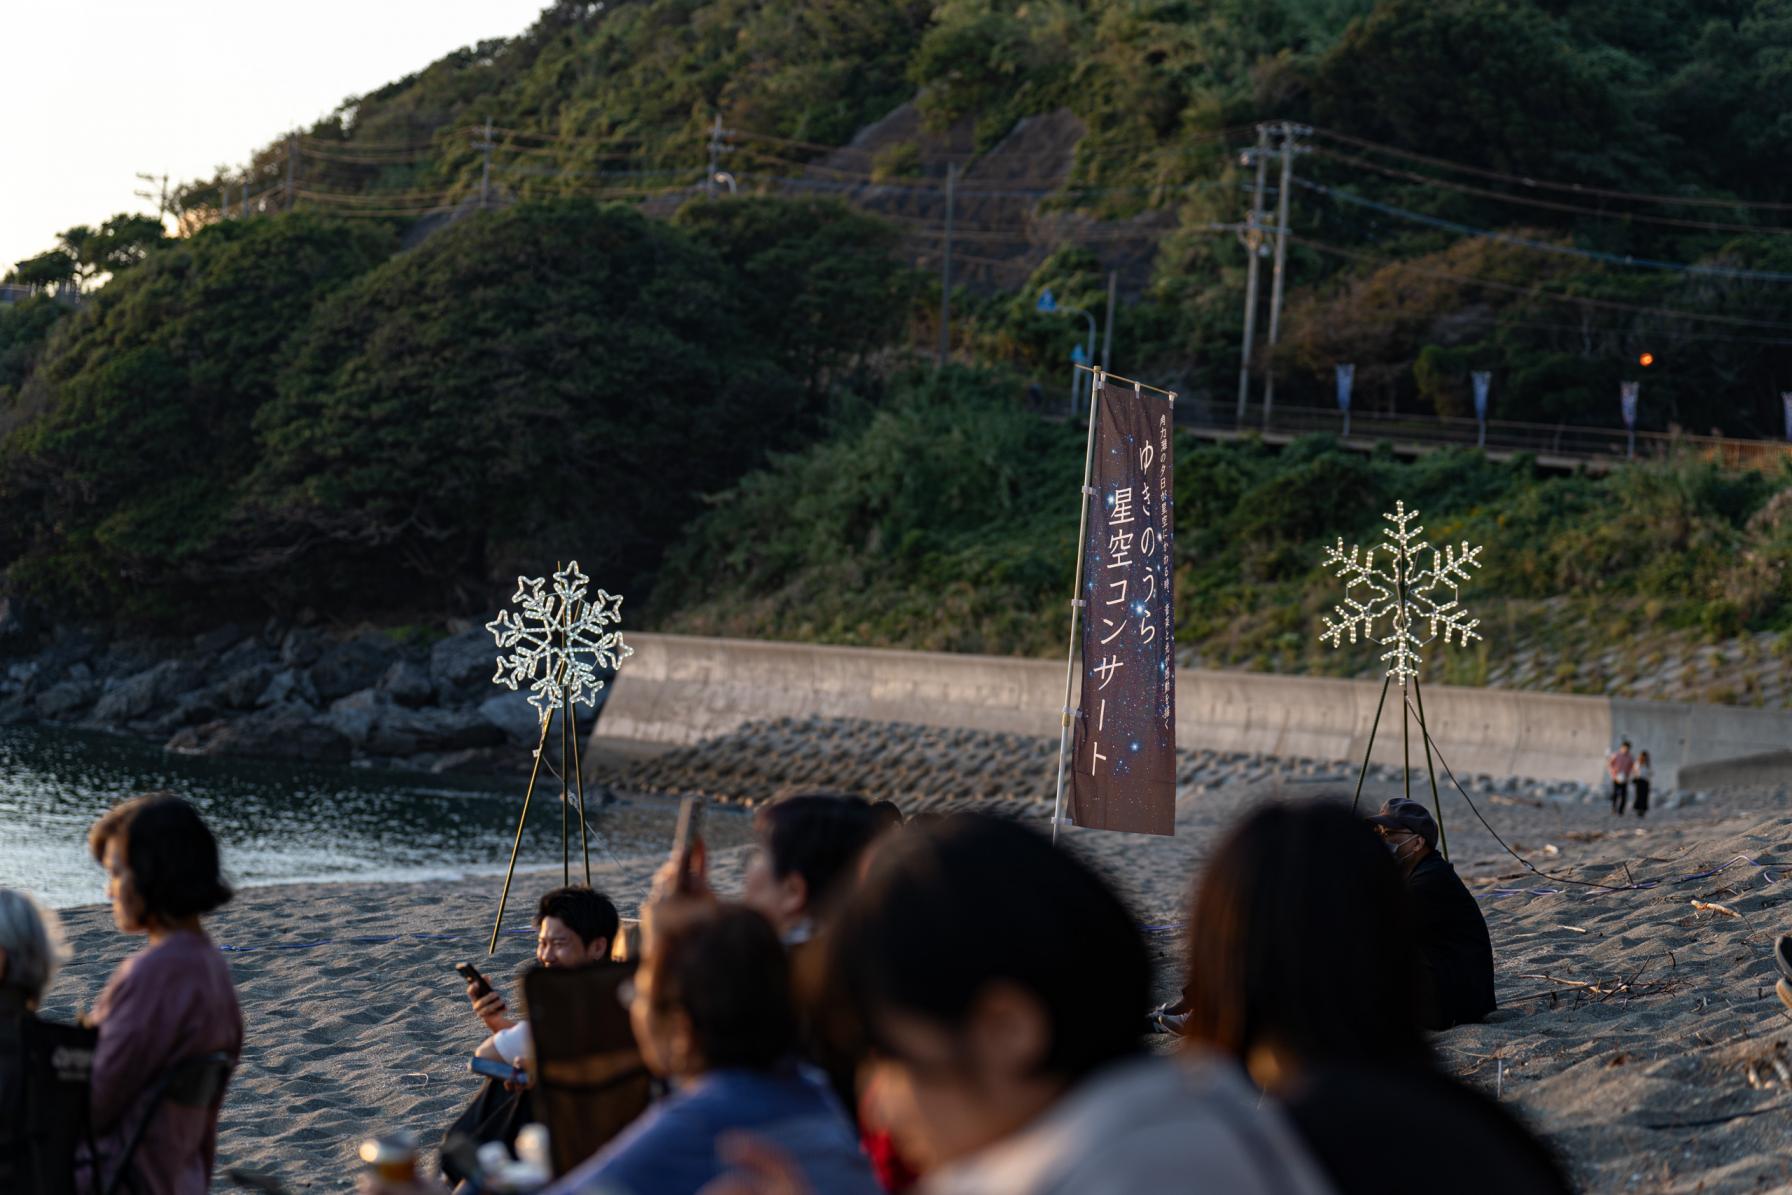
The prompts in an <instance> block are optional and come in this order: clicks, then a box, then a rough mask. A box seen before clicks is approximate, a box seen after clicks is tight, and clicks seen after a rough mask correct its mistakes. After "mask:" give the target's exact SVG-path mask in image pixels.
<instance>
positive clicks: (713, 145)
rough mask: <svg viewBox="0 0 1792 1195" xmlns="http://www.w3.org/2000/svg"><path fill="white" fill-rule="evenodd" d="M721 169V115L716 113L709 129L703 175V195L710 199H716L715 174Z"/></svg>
mask: <svg viewBox="0 0 1792 1195" xmlns="http://www.w3.org/2000/svg"><path fill="white" fill-rule="evenodd" d="M721 168H722V114H721V113H720V112H717V113H716V120H715V123H714V124H712V125H711V126H710V127H709V169H708V170H707V171H706V172H705V173H704V175H703V193H704V194H705V195H707V196H709V197H710V198H711V199H714V198H715V197H716V172H717V171H719V170H720V169H721Z"/></svg>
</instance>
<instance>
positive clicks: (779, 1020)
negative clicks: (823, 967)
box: [647, 904, 796, 1071]
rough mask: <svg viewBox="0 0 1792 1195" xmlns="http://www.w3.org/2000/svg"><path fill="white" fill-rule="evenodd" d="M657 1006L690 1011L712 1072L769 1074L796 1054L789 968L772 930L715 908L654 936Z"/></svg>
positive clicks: (742, 911)
mask: <svg viewBox="0 0 1792 1195" xmlns="http://www.w3.org/2000/svg"><path fill="white" fill-rule="evenodd" d="M647 965H648V966H649V967H651V968H652V969H653V999H654V1003H655V1004H658V1005H661V1006H665V1007H675V1008H680V1009H683V1010H684V1013H685V1015H686V1016H688V1017H689V1018H690V1019H691V1035H692V1036H693V1037H694V1038H695V1039H696V1044H697V1049H698V1050H699V1051H700V1052H701V1053H702V1055H703V1061H704V1063H705V1065H707V1066H708V1067H710V1068H712V1069H720V1068H723V1067H744V1068H746V1069H748V1070H759V1071H763V1070H770V1069H771V1068H772V1067H774V1066H776V1065H777V1064H778V1063H779V1062H781V1061H783V1060H784V1059H785V1058H787V1057H789V1056H790V1054H791V1053H792V1052H793V1051H794V1050H795V1049H796V1014H795V1012H793V1011H792V1008H791V1002H790V960H789V958H788V957H787V956H786V954H785V953H784V946H783V944H782V943H780V942H779V941H778V934H777V931H776V930H774V929H772V927H771V923H770V922H769V921H767V920H766V919H765V918H764V917H761V916H760V915H759V914H758V913H756V912H754V911H753V910H752V909H748V908H745V907H743V906H740V905H726V904H724V905H714V906H711V907H708V908H705V909H702V910H700V911H696V912H692V913H691V914H689V915H688V916H680V917H676V918H673V919H671V920H670V921H669V922H665V923H662V924H661V925H660V926H659V927H658V928H656V930H655V934H654V946H653V954H652V955H651V956H650V957H649V958H648V960H647Z"/></svg>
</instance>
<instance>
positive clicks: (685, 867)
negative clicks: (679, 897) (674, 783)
mask: <svg viewBox="0 0 1792 1195" xmlns="http://www.w3.org/2000/svg"><path fill="white" fill-rule="evenodd" d="M708 805H709V799H708V798H707V797H686V798H685V799H684V800H683V801H680V802H679V805H678V827H677V829H675V830H674V831H673V832H672V857H673V858H674V859H677V860H678V890H679V891H680V892H685V891H688V890H689V884H690V874H691V851H692V850H693V849H694V848H695V847H696V845H697V843H698V842H700V841H701V840H702V838H703V811H704V809H705V808H706V807H707V806H708Z"/></svg>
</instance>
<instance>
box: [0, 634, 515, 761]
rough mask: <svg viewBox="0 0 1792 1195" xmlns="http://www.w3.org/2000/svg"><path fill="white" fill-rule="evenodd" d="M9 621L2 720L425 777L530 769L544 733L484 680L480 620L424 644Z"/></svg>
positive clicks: (178, 747)
mask: <svg viewBox="0 0 1792 1195" xmlns="http://www.w3.org/2000/svg"><path fill="white" fill-rule="evenodd" d="M6 624H7V620H6V619H5V618H4V617H3V616H0V724H5V723H16V722H42V723H49V724H55V725H63V726H71V727H76V728H79V729H84V730H96V731H105V732H108V733H114V734H128V735H135V736H138V737H141V738H148V739H153V740H159V741H161V742H163V743H165V744H166V745H167V747H168V749H169V750H171V751H179V752H186V753H191V754H196V755H251V756H262V757H268V758H276V759H303V760H307V761H310V762H316V763H365V764H396V765H399V766H403V767H408V768H412V769H419V770H426V771H513V770H519V769H526V768H527V766H528V763H529V759H530V751H531V750H532V749H533V748H534V746H535V744H536V741H537V736H538V734H539V726H540V724H539V722H538V721H537V719H536V713H535V710H534V708H533V707H532V706H531V705H530V704H529V703H528V700H527V695H526V694H524V693H520V692H519V693H513V692H510V691H509V690H506V689H501V688H498V687H496V686H494V685H493V684H492V671H493V667H494V661H495V659H496V656H497V651H496V648H495V647H494V646H493V644H492V638H491V635H490V634H489V633H487V632H486V631H485V630H484V629H483V628H481V627H471V628H468V629H465V630H462V631H460V632H459V633H457V634H452V635H449V636H447V637H445V638H439V639H436V640H434V641H433V642H430V641H425V640H423V639H420V638H416V637H403V636H397V635H393V634H390V633H387V632H383V631H361V632H358V633H349V634H329V633H325V632H322V631H319V630H316V629H313V628H308V627H293V626H286V625H283V624H280V623H275V622H271V623H269V624H268V625H266V626H265V627H263V628H261V629H260V630H248V629H245V628H241V627H236V626H227V627H221V628H218V629H216V630H213V631H208V632H206V633H205V634H202V635H198V636H194V637H192V638H187V639H141V638H117V639H108V638H105V637H103V636H102V635H100V634H98V633H96V632H93V631H88V630H68V629H59V630H44V631H38V632H35V633H32V632H30V631H29V630H26V629H22V628H19V627H18V626H17V625H16V623H15V624H14V625H12V626H10V627H8V626H7V625H6ZM7 630H10V632H11V633H5V632H6V631H7Z"/></svg>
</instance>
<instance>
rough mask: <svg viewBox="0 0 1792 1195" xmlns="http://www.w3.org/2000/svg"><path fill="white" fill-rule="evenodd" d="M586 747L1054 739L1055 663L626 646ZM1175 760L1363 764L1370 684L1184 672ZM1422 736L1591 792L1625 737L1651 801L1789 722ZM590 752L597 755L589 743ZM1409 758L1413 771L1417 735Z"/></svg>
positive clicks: (1554, 718)
mask: <svg viewBox="0 0 1792 1195" xmlns="http://www.w3.org/2000/svg"><path fill="white" fill-rule="evenodd" d="M628 641H629V643H630V645H631V646H633V647H634V649H635V655H634V658H633V659H631V660H629V661H628V663H627V664H625V665H624V666H623V668H622V672H621V674H620V675H619V676H618V677H617V678H616V681H615V691H614V692H613V693H611V695H610V698H609V700H608V701H607V702H606V703H605V705H604V710H603V715H602V718H601V720H600V721H599V723H598V726H597V728H596V730H595V731H594V739H596V740H605V739H608V740H617V739H620V740H629V741H633V742H638V743H654V744H660V745H664V746H683V745H687V744H690V743H695V742H698V741H701V740H702V739H705V738H710V737H713V736H715V735H720V734H726V733H728V732H730V731H732V730H734V729H735V728H736V727H738V726H740V725H741V724H742V723H743V722H749V721H754V720H758V719H765V718H780V717H810V716H820V717H835V718H865V719H869V720H873V721H884V722H914V723H920V724H922V725H930V726H961V727H970V728H974V729H979V730H991V731H1003V732H1009V733H1017V734H1029V735H1042V736H1051V735H1055V734H1057V733H1058V726H1059V715H1058V711H1059V710H1060V709H1061V708H1062V706H1063V704H1064V665H1063V663H1062V662H1060V661H1051V660H1031V659H1015V658H1011V657H999V656H968V655H953V654H945V653H939V652H905V651H883V650H875V649H870V648H850V647H814V646H809V645H806V644H795V643H767V642H760V641H754V640H739V639H704V638H696V637H691V636H682V635H653V634H634V635H630V636H628ZM1176 686H1177V689H1176V694H1177V710H1176V715H1177V716H1176V735H1177V742H1178V744H1179V745H1180V746H1184V747H1194V748H1202V747H1205V748H1210V749H1213V750H1218V751H1255V752H1262V753H1265V754H1272V755H1283V756H1305V757H1309V758H1315V759H1331V760H1348V761H1352V762H1357V761H1360V760H1361V759H1362V757H1363V750H1364V748H1365V746H1366V745H1367V743H1368V741H1369V733H1370V727H1371V725H1372V724H1373V722H1374V719H1375V707H1376V702H1377V700H1378V698H1379V697H1380V694H1381V685H1380V684H1379V683H1378V682H1369V681H1350V680H1332V679H1324V678H1318V677H1294V676H1269V675H1264V674H1260V673H1249V672H1209V671H1204V670H1199V669H1186V668H1185V669H1179V670H1178V671H1177V674H1176ZM1399 697H1400V690H1399V689H1398V688H1393V689H1390V690H1389V695H1388V706H1387V708H1386V710H1385V712H1384V713H1383V715H1382V722H1381V727H1380V731H1379V733H1378V734H1377V735H1376V743H1375V761H1376V762H1377V763H1387V764H1396V765H1397V764H1399V763H1400V761H1401V736H1400V705H1399ZM1424 700H1425V715H1426V721H1427V722H1428V723H1429V725H1430V726H1431V727H1432V734H1433V737H1434V739H1435V740H1436V742H1437V745H1438V747H1439V749H1440V750H1441V751H1442V752H1443V755H1444V757H1445V758H1446V759H1447V760H1448V761H1449V764H1450V767H1451V768H1453V769H1454V770H1455V771H1456V772H1457V773H1459V774H1461V773H1471V772H1485V773H1489V774H1491V775H1494V776H1514V775H1515V776H1524V777H1529V778H1533V779H1538V780H1575V781H1582V782H1591V781H1595V780H1597V779H1598V778H1599V776H1600V774H1601V770H1602V764H1603V760H1604V757H1605V753H1606V752H1607V751H1609V750H1610V749H1611V746H1612V745H1613V744H1614V743H1615V741H1616V739H1617V738H1618V737H1620V736H1625V735H1628V736H1629V737H1630V738H1631V740H1632V741H1633V742H1634V743H1636V745H1637V746H1639V747H1643V748H1647V749H1648V750H1649V752H1650V755H1651V758H1652V760H1653V762H1654V764H1655V774H1656V783H1657V785H1658V787H1663V788H1672V787H1674V786H1675V785H1676V784H1677V783H1678V778H1679V775H1678V774H1679V769H1680V768H1681V767H1682V766H1686V765H1691V764H1701V763H1711V762H1717V761H1721V760H1726V759H1734V758H1737V757H1740V756H1748V755H1755V754H1759V753H1761V752H1766V751H1774V750H1779V749H1783V748H1785V747H1786V746H1787V745H1788V744H1792V713H1789V712H1786V711H1763V710H1751V709H1740V708H1735V707H1730V706H1698V705H1683V704H1676V703H1669V702H1646V701H1627V700H1617V699H1612V698H1604V697H1567V696H1558V695H1555V694H1549V693H1525V692H1518V691H1515V690H1508V689H1466V688H1453V687H1450V686H1447V685H1439V686H1434V687H1432V686H1428V687H1427V688H1426V689H1425V690H1424ZM593 746H594V748H596V747H598V746H600V743H599V742H594V744H593ZM1411 751H1412V759H1413V761H1414V763H1415V765H1419V764H1421V763H1422V761H1423V753H1422V745H1421V743H1420V741H1419V735H1418V728H1417V726H1416V725H1415V726H1414V727H1413V728H1412V741H1411Z"/></svg>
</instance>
